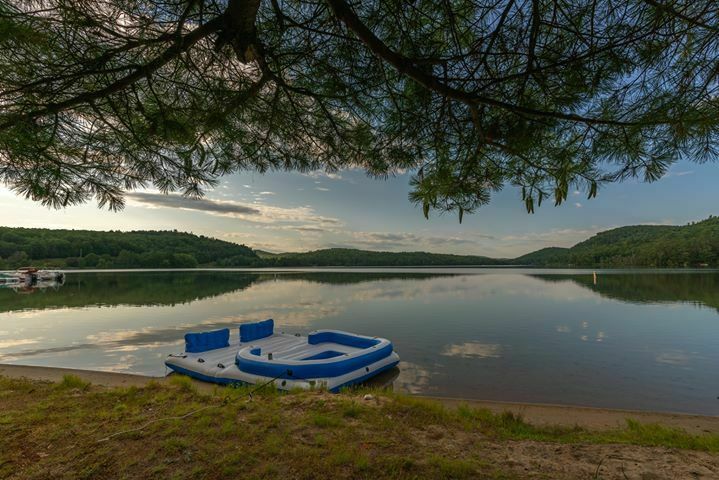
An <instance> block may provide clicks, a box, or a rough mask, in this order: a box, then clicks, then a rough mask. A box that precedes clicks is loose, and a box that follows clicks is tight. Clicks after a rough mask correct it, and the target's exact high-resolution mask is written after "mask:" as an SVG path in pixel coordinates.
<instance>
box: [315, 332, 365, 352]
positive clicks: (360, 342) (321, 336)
mask: <svg viewBox="0 0 719 480" xmlns="http://www.w3.org/2000/svg"><path fill="white" fill-rule="evenodd" d="M328 342H332V343H339V344H340V345H346V346H348V347H355V348H370V347H374V346H375V345H377V344H378V343H379V340H377V339H376V338H367V337H363V336H360V335H352V334H351V333H344V332H317V333H310V334H309V335H308V336H307V343H309V344H310V345H318V344H320V343H328Z"/></svg>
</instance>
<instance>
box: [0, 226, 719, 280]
mask: <svg viewBox="0 0 719 480" xmlns="http://www.w3.org/2000/svg"><path fill="white" fill-rule="evenodd" d="M27 265H35V266H42V267H49V268H69V269H72V268H90V269H93V268H96V269H108V268H195V267H198V266H205V267H311V266H353V267H360V266H393V267H397V266H470V265H482V266H492V265H523V266H540V267H541V266H544V267H567V266H577V267H659V268H661V267H716V266H719V217H713V216H710V217H709V218H708V219H706V220H704V221H701V222H696V223H690V224H688V225H683V226H664V225H639V226H628V227H620V228H616V229H612V230H607V231H604V232H600V233H598V234H597V235H595V236H593V237H591V238H590V239H588V240H585V241H584V242H581V243H578V244H577V245H575V246H573V247H571V248H558V247H551V248H545V249H541V250H537V251H535V252H532V253H529V254H527V255H523V256H521V257H518V258H515V259H494V258H489V257H483V256H476V255H450V254H435V253H427V252H370V251H364V250H357V249H350V248H331V249H325V250H317V251H311V252H304V253H285V254H268V253H267V252H259V254H258V251H254V250H252V249H251V248H250V247H248V246H246V245H239V244H236V243H232V242H226V241H223V240H218V239H214V238H209V237H206V236H204V235H194V234H191V233H184V232H178V231H176V230H174V231H131V232H120V231H109V232H103V231H91V230H50V229H39V228H11V227H0V269H5V270H7V269H14V268H19V267H22V266H27Z"/></svg>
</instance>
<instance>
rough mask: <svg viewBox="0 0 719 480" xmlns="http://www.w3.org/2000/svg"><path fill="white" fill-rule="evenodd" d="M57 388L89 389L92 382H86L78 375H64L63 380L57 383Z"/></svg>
mask: <svg viewBox="0 0 719 480" xmlns="http://www.w3.org/2000/svg"><path fill="white" fill-rule="evenodd" d="M57 388H58V389H77V390H87V389H88V388H90V382H86V381H85V380H83V379H82V378H80V377H78V376H77V375H63V376H62V381H60V383H58V384H57Z"/></svg>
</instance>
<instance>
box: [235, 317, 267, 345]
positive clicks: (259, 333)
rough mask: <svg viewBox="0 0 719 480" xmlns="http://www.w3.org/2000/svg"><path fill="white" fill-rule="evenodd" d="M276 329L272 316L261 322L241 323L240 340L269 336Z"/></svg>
mask: <svg viewBox="0 0 719 480" xmlns="http://www.w3.org/2000/svg"><path fill="white" fill-rule="evenodd" d="M274 330H275V321H274V320H272V319H271V318H270V319H268V320H263V321H261V322H254V323H243V324H242V325H240V342H242V343H245V342H251V341H253V340H259V339H260V338H265V337H269V336H270V335H272V332H274Z"/></svg>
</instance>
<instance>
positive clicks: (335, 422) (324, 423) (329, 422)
mask: <svg viewBox="0 0 719 480" xmlns="http://www.w3.org/2000/svg"><path fill="white" fill-rule="evenodd" d="M310 420H311V421H312V424H313V425H314V426H316V427H320V428H334V427H339V426H341V425H342V421H341V420H340V419H339V418H336V417H332V416H330V415H325V414H322V413H313V414H312V415H311V416H310Z"/></svg>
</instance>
